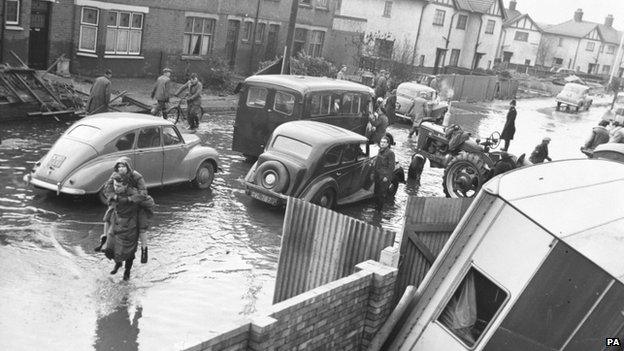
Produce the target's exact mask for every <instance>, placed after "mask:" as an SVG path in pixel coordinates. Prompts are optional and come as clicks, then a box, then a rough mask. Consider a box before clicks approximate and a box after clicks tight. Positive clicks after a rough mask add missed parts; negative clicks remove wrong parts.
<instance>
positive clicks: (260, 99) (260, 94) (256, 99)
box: [247, 87, 267, 108]
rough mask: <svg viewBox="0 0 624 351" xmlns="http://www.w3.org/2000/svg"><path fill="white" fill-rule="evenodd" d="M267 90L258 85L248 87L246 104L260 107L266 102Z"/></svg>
mask: <svg viewBox="0 0 624 351" xmlns="http://www.w3.org/2000/svg"><path fill="white" fill-rule="evenodd" d="M266 98H267V90H266V89H264V88H260V87H249V91H248V92H247V106H249V107H258V108H262V107H264V105H265V104H266Z"/></svg>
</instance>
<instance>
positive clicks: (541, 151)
mask: <svg viewBox="0 0 624 351" xmlns="http://www.w3.org/2000/svg"><path fill="white" fill-rule="evenodd" d="M549 143H550V138H549V137H544V139H542V143H541V144H539V145H537V146H536V147H535V150H533V152H532V153H531V157H530V158H529V161H531V162H533V163H543V162H544V160H548V161H552V159H551V158H550V156H548V144H549Z"/></svg>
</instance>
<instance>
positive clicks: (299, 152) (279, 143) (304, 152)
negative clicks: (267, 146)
mask: <svg viewBox="0 0 624 351" xmlns="http://www.w3.org/2000/svg"><path fill="white" fill-rule="evenodd" d="M272 148H273V149H274V150H278V151H281V152H286V153H289V154H292V155H295V156H298V157H300V158H303V159H306V158H308V156H310V153H311V152H312V146H311V145H309V144H306V143H304V142H303V141H300V140H296V139H293V138H289V137H285V136H283V135H278V136H277V137H275V140H273V145H272Z"/></svg>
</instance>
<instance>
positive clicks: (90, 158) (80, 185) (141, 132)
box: [24, 112, 219, 199]
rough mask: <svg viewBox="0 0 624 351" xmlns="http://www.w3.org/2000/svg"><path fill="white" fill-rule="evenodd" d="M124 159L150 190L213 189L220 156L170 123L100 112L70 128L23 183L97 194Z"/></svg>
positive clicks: (73, 192)
mask: <svg viewBox="0 0 624 351" xmlns="http://www.w3.org/2000/svg"><path fill="white" fill-rule="evenodd" d="M122 156H126V157H128V158H129V159H130V161H131V163H132V166H133V167H134V169H136V170H137V171H138V172H140V173H141V174H142V175H143V178H144V179H145V183H146V186H147V187H148V188H151V187H158V186H162V185H168V184H173V183H184V182H189V181H190V182H192V183H193V184H194V185H195V186H196V187H197V188H199V189H207V188H209V187H210V186H211V184H212V181H213V179H214V174H215V172H216V171H217V170H219V167H218V154H217V151H215V150H214V149H213V148H211V147H208V146H204V145H201V143H200V139H199V137H197V136H196V135H193V134H182V133H180V130H178V128H177V127H176V126H175V125H173V123H172V122H169V121H166V120H163V119H162V118H155V117H153V116H149V115H143V114H137V113H125V112H113V113H100V114H96V115H92V116H88V117H85V118H83V119H81V120H79V121H77V122H76V123H74V124H73V125H72V126H70V127H69V128H68V129H67V131H65V133H63V135H61V137H60V138H59V139H58V140H57V141H56V142H55V143H54V145H53V146H52V148H51V149H50V151H49V152H48V153H47V154H46V155H45V156H44V157H43V158H42V159H41V160H39V161H38V162H37V163H35V165H34V167H33V169H32V170H31V171H30V173H28V174H26V175H25V176H24V180H26V181H28V182H29V183H30V184H32V185H34V186H35V187H37V188H42V189H48V190H52V191H55V192H56V193H57V195H58V194H61V193H63V194H71V195H87V194H99V195H100V198H101V199H102V196H103V195H102V193H101V191H102V188H103V186H104V183H105V182H106V181H107V180H108V178H109V177H110V175H111V172H112V170H113V166H114V163H115V161H116V160H117V159H119V158H120V157H122Z"/></svg>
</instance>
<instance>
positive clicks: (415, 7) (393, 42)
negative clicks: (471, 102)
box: [340, 0, 505, 72]
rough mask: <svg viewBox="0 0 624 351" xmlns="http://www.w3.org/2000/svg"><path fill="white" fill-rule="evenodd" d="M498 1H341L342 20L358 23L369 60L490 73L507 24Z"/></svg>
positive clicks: (500, 2) (501, 5)
mask: <svg viewBox="0 0 624 351" xmlns="http://www.w3.org/2000/svg"><path fill="white" fill-rule="evenodd" d="M503 9H504V7H503V3H502V1H501V0H394V1H381V0H343V1H342V6H341V9H340V15H341V16H348V17H351V18H359V19H362V21H363V24H361V25H360V26H361V27H362V28H364V33H368V34H372V35H373V36H377V37H375V38H374V40H375V41H374V43H373V46H374V47H373V49H372V50H371V51H372V54H373V55H374V56H377V57H381V58H392V57H394V58H395V59H396V58H399V59H404V58H405V57H409V62H408V63H410V64H413V65H417V66H424V67H428V68H432V70H433V71H434V72H437V71H438V68H440V67H444V66H447V65H449V66H459V67H465V68H477V67H479V68H491V66H492V63H493V61H494V58H495V56H496V50H497V47H498V45H499V44H498V43H499V39H500V36H501V30H502V23H503V19H504V18H505V13H504V11H503Z"/></svg>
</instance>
